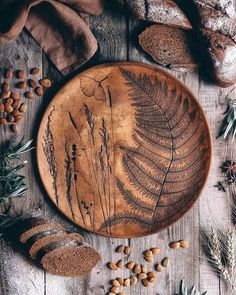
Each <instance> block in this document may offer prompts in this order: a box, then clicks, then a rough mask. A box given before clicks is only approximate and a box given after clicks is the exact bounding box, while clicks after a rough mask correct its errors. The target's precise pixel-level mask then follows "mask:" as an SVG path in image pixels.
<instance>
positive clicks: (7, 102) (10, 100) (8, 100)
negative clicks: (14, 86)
mask: <svg viewBox="0 0 236 295" xmlns="http://www.w3.org/2000/svg"><path fill="white" fill-rule="evenodd" d="M6 104H8V105H10V106H11V105H12V104H13V99H12V98H8V99H7V101H6Z"/></svg>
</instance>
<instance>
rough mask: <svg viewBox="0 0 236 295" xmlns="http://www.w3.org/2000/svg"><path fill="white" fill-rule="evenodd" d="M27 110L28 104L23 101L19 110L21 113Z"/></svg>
mask: <svg viewBox="0 0 236 295" xmlns="http://www.w3.org/2000/svg"><path fill="white" fill-rule="evenodd" d="M26 110H27V104H26V103H25V102H23V103H22V104H21V105H20V107H19V111H20V112H21V113H24V112H26Z"/></svg>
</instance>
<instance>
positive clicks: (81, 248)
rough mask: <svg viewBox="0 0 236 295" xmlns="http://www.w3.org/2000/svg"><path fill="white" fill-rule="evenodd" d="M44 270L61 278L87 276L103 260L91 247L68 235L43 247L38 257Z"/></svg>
mask: <svg viewBox="0 0 236 295" xmlns="http://www.w3.org/2000/svg"><path fill="white" fill-rule="evenodd" d="M36 259H37V260H38V261H40V263H41V264H42V266H43V268H44V269H45V270H46V271H48V272H50V273H53V274H56V275H60V276H70V277H77V276H86V275H88V274H89V273H90V272H91V270H92V269H93V268H94V266H95V265H96V264H97V263H98V261H99V260H100V259H101V257H100V255H99V254H98V253H97V252H96V251H95V250H94V249H93V248H92V247H91V246H89V245H87V244H85V243H82V242H81V241H79V240H77V239H76V238H73V237H70V236H69V235H67V237H65V238H64V239H62V240H58V241H55V242H52V243H50V244H49V245H46V246H44V247H42V248H41V249H40V250H39V251H38V252H37V255H36Z"/></svg>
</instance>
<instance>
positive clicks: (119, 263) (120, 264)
mask: <svg viewBox="0 0 236 295" xmlns="http://www.w3.org/2000/svg"><path fill="white" fill-rule="evenodd" d="M116 265H117V266H118V267H119V268H122V267H124V265H125V262H124V260H122V259H120V260H119V261H118V262H117V264H116Z"/></svg>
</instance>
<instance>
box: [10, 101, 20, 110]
mask: <svg viewBox="0 0 236 295" xmlns="http://www.w3.org/2000/svg"><path fill="white" fill-rule="evenodd" d="M19 105H20V101H19V100H14V102H13V104H12V107H13V109H14V110H16V109H18V107H19Z"/></svg>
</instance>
